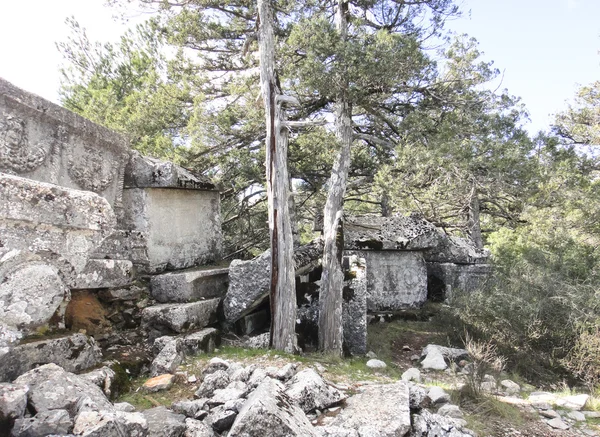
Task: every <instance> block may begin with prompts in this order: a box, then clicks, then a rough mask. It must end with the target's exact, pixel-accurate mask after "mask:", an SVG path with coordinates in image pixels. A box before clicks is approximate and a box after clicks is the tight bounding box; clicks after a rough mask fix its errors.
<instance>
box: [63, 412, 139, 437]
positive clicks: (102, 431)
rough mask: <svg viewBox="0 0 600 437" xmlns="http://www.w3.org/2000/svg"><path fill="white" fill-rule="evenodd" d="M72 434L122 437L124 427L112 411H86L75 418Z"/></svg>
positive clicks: (93, 436)
mask: <svg viewBox="0 0 600 437" xmlns="http://www.w3.org/2000/svg"><path fill="white" fill-rule="evenodd" d="M73 433H74V434H75V435H78V436H82V437H122V436H123V435H124V433H125V427H124V426H122V424H121V423H119V421H118V419H117V414H116V412H114V411H93V410H86V411H82V412H80V413H79V414H78V415H77V417H75V426H74V427H73ZM127 435H128V434H127Z"/></svg>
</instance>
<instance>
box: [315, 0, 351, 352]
mask: <svg viewBox="0 0 600 437" xmlns="http://www.w3.org/2000/svg"><path fill="white" fill-rule="evenodd" d="M347 10H348V4H347V3H346V0H338V3H337V11H336V27H337V30H338V32H339V34H340V37H341V38H342V39H343V40H345V39H346V36H347V27H348V22H347ZM341 79H342V83H344V81H345V80H346V79H345V78H343V77H342V78H341ZM335 129H336V136H337V137H338V139H339V140H340V143H341V148H340V152H339V154H338V156H337V157H336V160H335V162H334V164H333V170H332V172H331V178H330V179H329V192H328V195H327V202H326V203H325V208H324V211H323V216H324V217H323V237H324V249H323V274H322V277H321V292H320V296H319V348H320V349H322V350H324V351H327V352H333V353H335V354H338V355H341V354H342V341H343V325H342V290H343V285H344V274H343V271H342V250H343V236H342V238H341V242H340V241H339V240H338V238H337V237H338V229H339V228H340V225H341V223H342V220H343V217H342V215H343V210H342V208H343V201H344V194H345V193H346V181H347V179H348V169H349V168H350V146H351V145H352V106H351V104H350V102H349V101H348V93H347V83H346V85H342V87H341V91H340V92H339V94H338V96H337V101H336V104H335ZM340 243H341V244H340Z"/></svg>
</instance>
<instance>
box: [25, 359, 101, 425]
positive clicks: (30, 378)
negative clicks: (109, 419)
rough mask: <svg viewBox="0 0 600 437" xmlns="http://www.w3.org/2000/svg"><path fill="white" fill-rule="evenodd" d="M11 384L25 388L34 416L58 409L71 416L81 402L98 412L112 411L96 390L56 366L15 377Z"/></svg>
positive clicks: (92, 385) (95, 387)
mask: <svg viewBox="0 0 600 437" xmlns="http://www.w3.org/2000/svg"><path fill="white" fill-rule="evenodd" d="M15 384H21V385H28V386H29V394H28V400H29V404H30V405H31V407H32V408H33V409H34V410H35V411H37V412H38V413H40V412H42V411H49V410H61V409H62V410H67V411H69V414H70V415H71V416H75V415H76V413H77V411H78V404H79V402H80V401H81V400H87V401H88V402H92V403H93V404H94V405H95V406H96V407H97V408H98V410H105V411H112V410H113V406H112V404H111V403H110V402H109V401H108V399H107V398H106V396H105V395H104V393H102V390H100V388H99V387H97V386H96V385H95V384H93V383H91V382H89V381H86V380H85V379H84V378H81V377H80V376H77V375H74V374H72V373H69V372H66V371H65V370H64V369H62V368H61V367H59V366H57V365H56V364H45V365H43V366H40V367H38V368H36V369H33V370H30V371H29V372H27V373H25V374H23V375H21V376H19V377H18V378H17V379H16V380H15Z"/></svg>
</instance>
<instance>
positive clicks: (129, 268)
mask: <svg viewBox="0 0 600 437" xmlns="http://www.w3.org/2000/svg"><path fill="white" fill-rule="evenodd" d="M132 281H133V263H132V262H131V261H129V260H123V259H117V260H114V259H90V260H88V262H87V264H86V265H85V267H84V268H83V270H82V271H81V272H79V273H78V274H77V277H76V278H75V283H74V284H73V286H72V288H81V289H93V288H117V287H125V286H127V285H129V284H131V282H132Z"/></svg>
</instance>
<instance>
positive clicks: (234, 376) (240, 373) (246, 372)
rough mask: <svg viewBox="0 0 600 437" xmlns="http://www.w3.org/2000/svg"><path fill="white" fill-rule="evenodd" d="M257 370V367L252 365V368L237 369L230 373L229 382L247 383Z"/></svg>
mask: <svg viewBox="0 0 600 437" xmlns="http://www.w3.org/2000/svg"><path fill="white" fill-rule="evenodd" d="M255 369H256V366H255V365H253V364H252V365H250V366H246V367H242V368H241V369H236V370H235V371H234V372H232V373H230V372H228V374H229V380H230V381H242V382H247V381H248V379H249V378H250V375H252V372H254V370H255Z"/></svg>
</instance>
